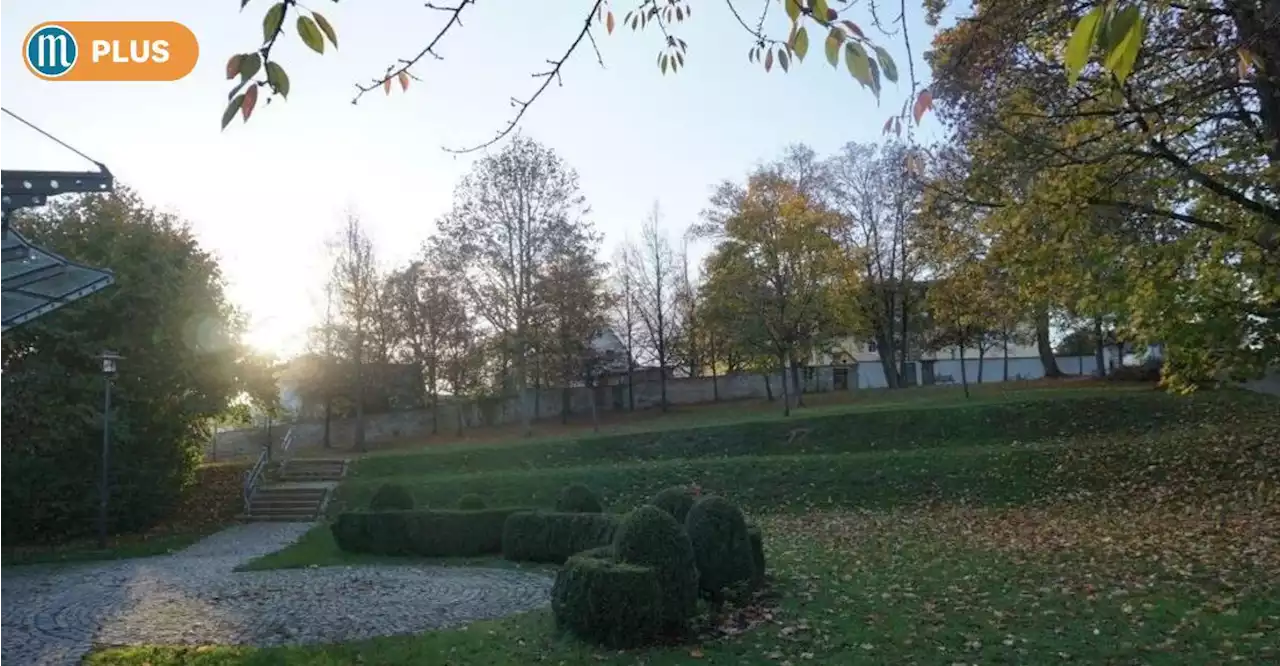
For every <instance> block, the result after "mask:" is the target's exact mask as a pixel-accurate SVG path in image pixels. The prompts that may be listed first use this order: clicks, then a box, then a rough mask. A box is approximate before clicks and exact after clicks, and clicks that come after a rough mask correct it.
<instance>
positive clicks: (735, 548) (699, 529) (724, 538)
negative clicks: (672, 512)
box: [684, 495, 755, 598]
mask: <svg viewBox="0 0 1280 666" xmlns="http://www.w3.org/2000/svg"><path fill="white" fill-rule="evenodd" d="M684 526H685V529H686V530H688V532H689V541H690V542H691V543H692V544H693V553H694V558H695V559H696V561H697V563H698V574H699V578H698V584H699V587H700V588H701V589H702V591H703V592H706V593H707V594H709V595H711V596H712V597H713V598H718V597H719V595H720V594H721V592H722V591H723V590H724V589H725V588H728V587H731V586H734V585H738V584H740V583H749V582H750V581H751V579H752V578H753V577H754V575H755V560H754V558H753V557H752V555H751V536H750V535H749V534H748V533H747V519H746V518H745V517H743V515H742V511H741V510H739V509H738V507H736V506H734V505H733V503H732V502H730V501H729V500H726V499H724V498H723V497H716V496H714V495H709V496H707V497H704V498H702V499H700V500H698V501H697V502H695V503H694V505H693V508H692V509H689V516H688V517H687V518H685V522H684Z"/></svg>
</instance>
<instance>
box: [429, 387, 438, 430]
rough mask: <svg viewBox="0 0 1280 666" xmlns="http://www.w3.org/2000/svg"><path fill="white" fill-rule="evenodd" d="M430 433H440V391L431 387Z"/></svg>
mask: <svg viewBox="0 0 1280 666" xmlns="http://www.w3.org/2000/svg"><path fill="white" fill-rule="evenodd" d="M431 434H433V435H438V434H440V392H439V391H436V390H435V389H431Z"/></svg>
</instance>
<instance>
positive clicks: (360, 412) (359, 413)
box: [356, 335, 369, 451]
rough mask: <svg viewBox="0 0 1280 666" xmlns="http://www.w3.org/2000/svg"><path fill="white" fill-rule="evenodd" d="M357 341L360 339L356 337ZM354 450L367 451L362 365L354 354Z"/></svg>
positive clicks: (358, 355)
mask: <svg viewBox="0 0 1280 666" xmlns="http://www.w3.org/2000/svg"><path fill="white" fill-rule="evenodd" d="M356 338H357V340H358V339H359V338H360V336H359V335H357V336H356ZM356 448H357V449H359V450H360V451H368V450H369V448H368V446H366V444H365V441H364V363H363V362H362V360H361V358H360V354H359V352H357V353H356Z"/></svg>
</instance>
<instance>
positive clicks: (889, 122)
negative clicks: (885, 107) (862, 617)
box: [880, 116, 893, 134]
mask: <svg viewBox="0 0 1280 666" xmlns="http://www.w3.org/2000/svg"><path fill="white" fill-rule="evenodd" d="M892 131H893V116H889V119H888V120H886V121H884V127H882V128H880V133H881V134H888V133H889V132H892Z"/></svg>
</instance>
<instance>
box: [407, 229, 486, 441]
mask: <svg viewBox="0 0 1280 666" xmlns="http://www.w3.org/2000/svg"><path fill="white" fill-rule="evenodd" d="M431 248H432V244H431V243H430V242H428V244H427V245H426V246H425V247H424V249H423V252H422V257H421V258H419V259H415V260H414V261H412V262H410V263H409V265H408V266H406V267H405V268H403V269H402V270H400V271H399V272H397V273H396V274H394V276H393V279H392V284H393V293H394V299H395V301H394V302H395V310H396V313H397V318H398V319H399V321H400V326H401V327H402V329H403V331H404V335H405V344H404V345H403V348H402V350H401V359H402V360H404V361H406V362H408V363H410V364H412V365H413V366H415V367H416V368H417V369H418V374H419V375H420V376H421V378H422V382H423V385H424V386H425V387H426V394H427V401H428V404H430V406H431V412H432V414H433V415H434V418H433V421H432V424H433V425H432V432H436V433H438V432H439V430H440V391H441V389H442V387H443V385H444V383H445V379H444V375H445V366H446V364H447V362H448V358H449V356H450V354H451V353H454V350H456V349H457V348H459V347H464V346H466V340H467V339H468V338H470V337H471V336H472V335H474V332H473V331H472V330H470V323H471V322H470V320H469V319H468V317H467V312H466V305H465V303H464V302H463V300H462V293H461V289H460V287H459V286H458V284H457V283H456V281H454V280H453V279H452V278H451V277H450V275H449V274H448V273H447V272H446V270H445V267H444V265H443V264H444V262H443V260H441V258H440V257H439V256H438V255H437V254H436V253H435V252H434V251H433V250H432V249H431Z"/></svg>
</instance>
